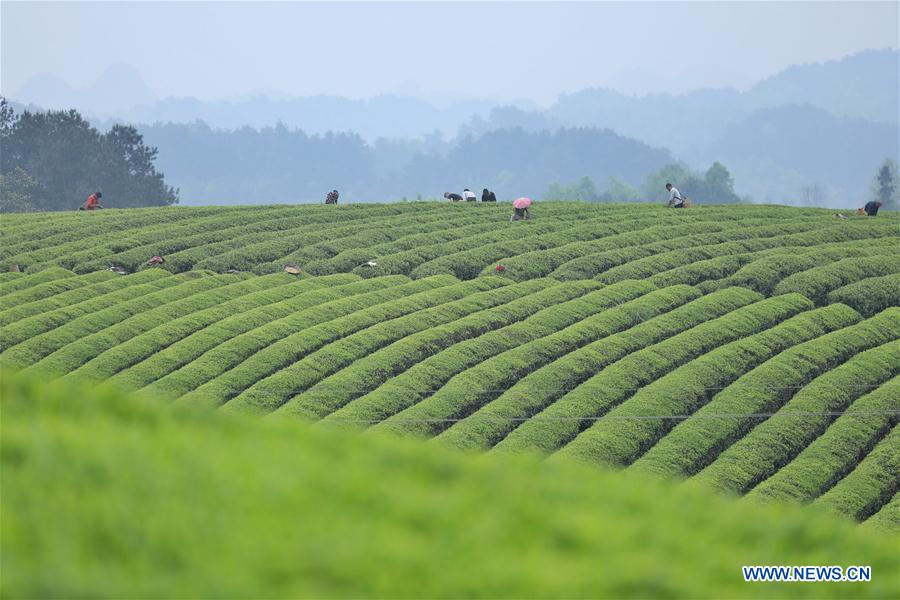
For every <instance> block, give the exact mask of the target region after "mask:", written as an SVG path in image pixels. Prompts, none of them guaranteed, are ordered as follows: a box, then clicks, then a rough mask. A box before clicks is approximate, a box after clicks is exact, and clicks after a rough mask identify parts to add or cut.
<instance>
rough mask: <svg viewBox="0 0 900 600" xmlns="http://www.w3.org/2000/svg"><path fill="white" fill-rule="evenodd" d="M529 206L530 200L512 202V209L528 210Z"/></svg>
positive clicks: (520, 199)
mask: <svg viewBox="0 0 900 600" xmlns="http://www.w3.org/2000/svg"><path fill="white" fill-rule="evenodd" d="M529 206H531V198H518V199H516V200H513V207H515V208H528V207H529Z"/></svg>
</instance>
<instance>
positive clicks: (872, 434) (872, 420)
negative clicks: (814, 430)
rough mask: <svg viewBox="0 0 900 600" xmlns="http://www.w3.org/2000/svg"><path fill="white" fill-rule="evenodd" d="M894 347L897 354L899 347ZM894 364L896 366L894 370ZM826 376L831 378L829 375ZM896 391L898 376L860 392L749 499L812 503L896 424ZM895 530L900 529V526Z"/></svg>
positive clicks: (899, 384)
mask: <svg viewBox="0 0 900 600" xmlns="http://www.w3.org/2000/svg"><path fill="white" fill-rule="evenodd" d="M893 346H894V347H895V349H894V352H896V343H894V344H893ZM869 352H872V351H869ZM866 354H867V353H863V354H862V355H861V356H865V355H866ZM854 362H856V361H855V360H854ZM896 364H897V363H896V362H895V363H894V365H893V367H894V368H896ZM876 366H877V368H878V369H879V370H880V369H881V368H883V365H882V364H877V365H876ZM866 368H867V365H866V364H857V365H855V367H854V369H853V370H854V371H857V372H862V371H864V370H866ZM823 377H827V374H826V375H823ZM898 388H900V377H894V378H893V379H890V380H888V381H886V382H884V383H883V384H882V385H881V386H879V387H877V388H875V389H874V390H873V391H869V390H870V389H871V388H869V387H864V388H860V391H861V392H863V395H862V396H861V397H859V398H857V399H856V400H854V401H853V403H852V404H851V405H850V407H849V408H848V409H846V412H845V413H844V414H842V415H841V416H839V417H838V418H837V419H836V420H835V421H834V422H833V423H832V424H831V425H829V426H828V429H826V430H825V432H824V433H822V435H820V436H819V437H817V438H816V439H815V440H813V442H812V443H811V444H809V446H807V447H806V448H804V449H803V451H802V452H800V454H798V455H797V457H796V458H794V459H793V460H792V461H791V462H789V463H788V464H787V465H785V466H784V467H782V468H781V469H780V470H779V471H778V472H776V473H775V474H774V475H772V476H771V477H769V478H768V479H766V480H765V481H763V482H762V483H760V484H759V485H758V486H756V487H755V488H753V490H751V491H750V493H749V494H748V498H752V499H754V500H765V501H772V500H779V501H786V500H791V501H800V502H811V501H812V500H814V499H815V498H817V497H818V496H819V495H821V494H822V493H823V492H825V491H827V490H829V489H831V488H832V487H834V485H835V484H836V483H837V482H838V481H840V480H841V479H843V478H844V477H845V476H846V475H847V474H848V473H850V472H851V471H852V470H853V469H854V467H856V465H857V464H858V463H859V461H860V460H862V459H863V458H864V457H865V456H866V454H868V453H869V452H870V451H871V450H872V448H873V447H874V446H875V445H876V444H877V443H878V441H879V440H880V439H882V438H883V437H884V436H885V435H886V434H887V433H888V432H889V431H890V430H891V428H892V427H893V426H895V425H896V424H897V420H898V416H897V414H896V412H894V411H895V410H896V407H897V393H898ZM847 389H851V388H847ZM825 391H826V392H828V393H830V394H832V395H833V394H835V393H837V394H841V393H844V392H845V390H841V389H836V388H833V389H832V390H825ZM865 392H868V393H865ZM885 508H888V505H885ZM882 510H884V509H882ZM897 525H900V523H897ZM897 529H898V530H900V527H897Z"/></svg>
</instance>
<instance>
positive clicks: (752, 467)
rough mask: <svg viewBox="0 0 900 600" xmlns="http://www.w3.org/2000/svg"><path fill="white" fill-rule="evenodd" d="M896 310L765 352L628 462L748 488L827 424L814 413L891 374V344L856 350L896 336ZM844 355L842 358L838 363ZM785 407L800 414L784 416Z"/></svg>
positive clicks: (841, 309)
mask: <svg viewBox="0 0 900 600" xmlns="http://www.w3.org/2000/svg"><path fill="white" fill-rule="evenodd" d="M821 310H824V311H826V312H830V313H832V314H833V316H837V315H841V316H843V315H846V314H852V311H850V309H848V308H847V307H845V306H841V305H832V306H829V307H827V308H825V309H821ZM897 316H898V311H893V312H888V313H885V314H883V315H881V316H879V317H874V318H872V319H869V320H867V321H863V322H861V323H859V324H856V325H853V326H850V327H845V328H843V329H840V330H838V331H834V332H832V333H829V334H827V335H824V336H822V337H820V338H817V339H813V340H810V341H807V342H804V343H800V344H797V345H796V346H794V347H792V348H789V349H787V350H785V351H783V352H781V353H780V354H779V355H778V356H776V357H774V358H772V359H770V360H767V361H766V362H764V363H762V364H761V365H760V366H758V367H756V368H755V369H753V370H752V371H750V372H748V373H746V374H745V375H743V376H742V377H740V378H739V379H738V380H737V381H735V382H734V383H732V384H730V385H729V386H728V387H727V388H726V389H724V390H723V391H721V392H719V393H718V394H716V395H715V396H713V397H712V399H711V400H709V402H707V403H705V405H704V406H703V407H702V408H700V409H699V410H697V411H696V412H695V413H694V414H693V415H692V416H691V417H690V418H687V419H686V420H685V421H683V422H681V423H679V424H678V425H677V426H675V428H674V429H673V430H672V432H671V433H669V435H667V436H666V437H665V438H664V439H663V440H661V441H660V442H659V443H658V444H657V445H656V446H655V447H653V448H651V449H650V450H649V451H647V452H646V453H645V454H644V455H643V457H642V458H641V459H640V460H639V461H637V463H635V467H637V468H645V469H648V470H651V471H653V472H656V473H665V474H679V475H681V474H684V475H692V474H694V473H697V472H698V471H699V475H698V476H697V479H698V480H700V481H703V482H706V483H708V484H709V485H712V486H714V487H716V488H718V489H722V490H729V491H735V492H746V491H748V490H749V489H751V488H752V487H753V486H754V485H756V484H757V483H759V482H760V481H762V480H763V479H765V478H766V477H768V476H770V475H771V474H772V473H774V472H775V471H776V470H777V469H778V468H780V467H781V466H783V465H784V464H786V463H787V462H788V461H789V460H790V459H792V458H793V457H794V456H795V455H796V453H797V452H799V450H800V449H802V448H803V447H805V446H806V445H807V444H808V443H810V442H811V441H812V440H813V439H814V438H815V437H816V436H817V435H818V434H819V433H821V431H822V429H824V428H825V427H827V426H828V424H829V423H830V421H831V419H830V418H829V417H828V416H827V415H825V414H822V413H828V412H833V411H839V410H842V409H843V408H845V407H846V406H847V405H849V403H850V402H851V401H852V400H853V399H855V398H856V397H858V396H860V395H862V394H863V393H865V392H866V391H867V389H868V387H867V386H870V385H879V384H881V383H882V382H883V381H885V380H886V379H888V378H890V377H891V375H892V373H891V368H892V367H891V362H892V361H891V359H892V358H893V359H896V358H898V355H897V351H896V350H892V349H891V348H890V346H888V347H884V348H879V349H877V350H872V351H871V352H864V351H865V350H867V349H868V348H871V347H872V346H875V345H878V344H885V343H889V342H890V341H892V340H894V339H895V338H897V337H900V321H898V320H897ZM843 322H844V323H846V322H847V317H844V321H843ZM860 352H862V354H859V356H858V357H856V358H853V357H855V355H856V354H857V353H860ZM848 358H852V360H851V361H850V362H849V363H847V364H845V365H842V366H838V365H841V363H842V362H843V361H845V360H847V359H848ZM894 362H896V360H894ZM798 390H800V391H798ZM795 392H797V393H796V395H795ZM776 411H777V412H776ZM770 412H776V415H775V416H773V417H772V418H771V419H769V420H763V421H762V422H760V418H759V417H753V416H743V415H755V414H766V413H770ZM792 412H796V413H800V414H802V415H803V416H802V417H791V413H792ZM713 415H730V416H729V417H728V418H713ZM704 467H705V468H704ZM701 469H703V470H702V471H701Z"/></svg>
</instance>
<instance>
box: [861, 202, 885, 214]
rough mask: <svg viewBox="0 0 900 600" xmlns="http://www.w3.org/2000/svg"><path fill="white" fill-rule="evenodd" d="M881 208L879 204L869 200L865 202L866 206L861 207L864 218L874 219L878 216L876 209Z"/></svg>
mask: <svg viewBox="0 0 900 600" xmlns="http://www.w3.org/2000/svg"><path fill="white" fill-rule="evenodd" d="M879 208H881V202H878V201H876V200H869V201H868V202H866V205H865V206H863V211H864V212H865V213H866V216H869V217H874V216H875V215H877V214H878V209H879Z"/></svg>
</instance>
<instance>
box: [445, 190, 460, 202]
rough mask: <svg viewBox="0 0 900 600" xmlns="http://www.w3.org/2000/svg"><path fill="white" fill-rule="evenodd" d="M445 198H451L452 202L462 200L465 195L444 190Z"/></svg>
mask: <svg viewBox="0 0 900 600" xmlns="http://www.w3.org/2000/svg"><path fill="white" fill-rule="evenodd" d="M444 198H446V199H447V200H449V201H450V202H462V199H463V197H462V196H460V195H459V194H454V193H453V192H444Z"/></svg>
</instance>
